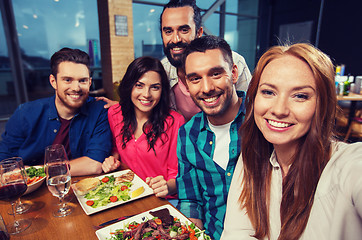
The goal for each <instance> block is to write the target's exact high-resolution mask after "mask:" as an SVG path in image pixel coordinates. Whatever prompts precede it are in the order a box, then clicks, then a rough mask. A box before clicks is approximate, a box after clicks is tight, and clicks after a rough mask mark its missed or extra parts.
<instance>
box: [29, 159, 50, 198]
mask: <svg viewBox="0 0 362 240" xmlns="http://www.w3.org/2000/svg"><path fill="white" fill-rule="evenodd" d="M25 171H26V174H27V175H28V179H27V185H28V189H27V190H26V192H25V193H24V195H25V194H29V193H31V192H34V191H35V190H36V189H38V188H39V187H40V186H41V184H42V183H43V182H44V180H45V177H46V175H45V172H44V167H43V166H31V167H26V168H25Z"/></svg>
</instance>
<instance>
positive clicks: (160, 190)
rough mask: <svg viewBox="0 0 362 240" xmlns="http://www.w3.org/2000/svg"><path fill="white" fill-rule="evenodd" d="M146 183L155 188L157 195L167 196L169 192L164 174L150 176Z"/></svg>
mask: <svg viewBox="0 0 362 240" xmlns="http://www.w3.org/2000/svg"><path fill="white" fill-rule="evenodd" d="M146 183H147V184H148V186H150V188H152V189H153V192H154V193H155V195H156V197H166V196H167V195H168V193H169V190H168V185H167V181H166V180H165V178H164V177H163V176H157V177H154V178H152V177H148V178H146Z"/></svg>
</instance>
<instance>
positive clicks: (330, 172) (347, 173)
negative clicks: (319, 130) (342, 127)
mask: <svg viewBox="0 0 362 240" xmlns="http://www.w3.org/2000/svg"><path fill="white" fill-rule="evenodd" d="M361 172H362V142H358V143H353V144H347V143H344V142H333V143H332V154H331V158H330V160H329V162H328V163H327V165H326V167H325V168H324V170H323V173H322V176H321V179H323V178H324V179H327V180H328V181H327V182H328V183H330V182H334V181H338V182H339V183H340V184H342V185H343V186H341V189H348V188H350V187H351V186H349V185H354V184H355V183H356V182H357V181H362V175H361ZM322 177H323V178H322ZM321 184H322V183H321Z"/></svg>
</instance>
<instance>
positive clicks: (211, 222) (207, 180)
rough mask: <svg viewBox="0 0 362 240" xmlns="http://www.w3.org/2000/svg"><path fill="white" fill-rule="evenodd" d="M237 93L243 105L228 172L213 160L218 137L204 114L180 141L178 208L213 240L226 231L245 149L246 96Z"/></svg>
mask: <svg viewBox="0 0 362 240" xmlns="http://www.w3.org/2000/svg"><path fill="white" fill-rule="evenodd" d="M237 93H238V96H239V97H240V98H242V99H243V102H242V104H241V105H240V108H239V112H238V114H237V116H236V118H235V119H234V121H233V122H232V123H231V126H230V144H229V162H228V165H227V168H226V170H224V169H222V168H221V167H220V166H219V165H218V164H217V163H215V162H214V160H213V155H214V150H215V144H214V142H215V135H214V133H213V132H212V131H211V129H210V127H209V125H208V121H207V119H206V115H205V114H204V113H203V112H200V113H198V114H196V115H195V116H194V117H193V118H191V120H190V121H189V122H187V123H186V124H185V125H183V126H182V127H181V128H180V130H179V134H178V140H177V156H178V159H179V165H178V175H177V178H176V184H177V189H178V197H179V204H178V206H177V208H178V209H179V210H180V211H181V212H182V213H183V214H185V215H186V216H187V217H189V218H197V219H201V220H202V222H203V224H204V227H205V230H206V233H207V234H208V235H210V236H211V237H212V238H213V239H220V236H221V233H222V231H223V225H224V216H225V211H226V200H227V195H228V191H229V187H230V183H231V179H232V176H233V172H234V168H235V165H236V162H237V159H238V157H239V154H240V149H241V148H240V137H239V135H238V129H239V128H240V126H241V123H242V122H243V120H244V115H245V93H244V92H237Z"/></svg>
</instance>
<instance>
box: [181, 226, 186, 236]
mask: <svg viewBox="0 0 362 240" xmlns="http://www.w3.org/2000/svg"><path fill="white" fill-rule="evenodd" d="M186 232H187V228H186V227H184V226H181V234H184V233H186Z"/></svg>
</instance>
